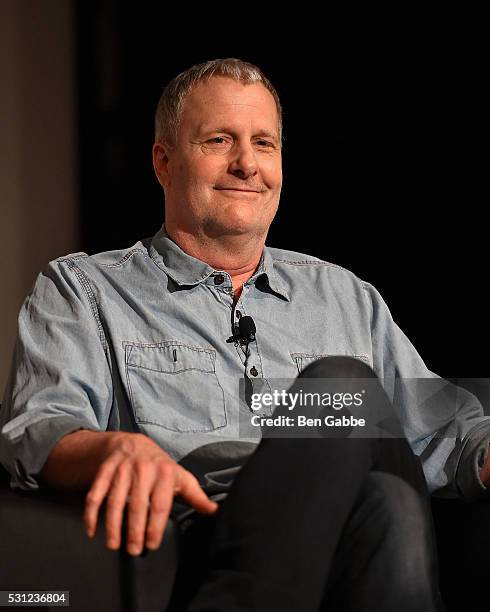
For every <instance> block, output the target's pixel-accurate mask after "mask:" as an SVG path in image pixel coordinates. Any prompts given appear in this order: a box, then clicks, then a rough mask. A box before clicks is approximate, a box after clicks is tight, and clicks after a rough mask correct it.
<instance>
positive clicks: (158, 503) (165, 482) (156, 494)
mask: <svg viewBox="0 0 490 612" xmlns="http://www.w3.org/2000/svg"><path fill="white" fill-rule="evenodd" d="M174 485H175V476H172V477H170V478H165V477H160V478H159V479H158V481H157V484H156V486H155V488H154V490H153V494H152V496H151V500H150V516H149V519H148V526H147V528H146V547H147V548H149V549H150V550H156V549H157V548H159V546H160V544H161V543H162V539H163V534H164V533H165V527H166V526H167V522H168V516H169V514H170V510H171V508H172V502H173V497H174Z"/></svg>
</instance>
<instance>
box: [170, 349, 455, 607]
mask: <svg viewBox="0 0 490 612" xmlns="http://www.w3.org/2000/svg"><path fill="white" fill-rule="evenodd" d="M306 377H308V378H319V379H327V378H340V379H351V380H352V381H355V380H356V379H359V378H364V379H366V378H371V379H376V376H375V374H374V372H373V371H372V370H371V368H370V367H369V366H367V365H366V364H364V363H362V362H361V361H359V360H357V359H354V358H349V357H329V358H324V359H321V360H319V361H316V362H315V363H313V364H311V365H310V366H308V368H306V369H305V370H304V371H303V373H302V375H300V377H298V379H297V381H296V383H295V385H296V386H297V385H299V384H300V383H301V380H300V378H306ZM374 384H375V385H378V387H379V389H378V391H379V392H378V393H377V394H375V399H372V400H371V401H375V402H376V403H377V406H376V408H379V403H380V402H381V403H383V402H384V403H385V405H384V406H383V413H384V414H385V415H386V413H387V412H386V411H387V410H388V411H390V419H391V421H392V423H393V422H395V423H396V422H397V419H396V416H395V415H394V412H393V409H392V407H391V405H390V404H389V400H388V398H387V396H386V394H385V393H384V391H383V389H382V387H381V385H380V384H379V382H377V380H376V381H375V382H374ZM295 385H293V389H294V386H295ZM276 413H277V411H276ZM276 413H275V414H276ZM398 425H399V424H398ZM400 431H401V428H400ZM183 540H184V541H183V549H182V562H181V564H180V571H179V578H178V583H177V590H176V592H177V593H178V595H177V597H176V599H175V601H174V604H173V607H172V610H187V611H188V612H211V611H213V612H235V611H236V612H238V611H246V610H247V611H264V612H274V611H276V610H277V611H278V612H279V611H280V612H288V611H291V612H309V611H312V612H313V611H318V610H335V611H344V610H345V611H349V612H350V611H352V612H353V611H354V610H355V611H356V612H359V611H362V610H366V611H369V610H376V611H379V612H383V611H385V610H386V611H390V612H392V611H393V610H397V611H400V612H403V611H406V612H416V611H417V612H432V611H433V610H441V609H443V608H442V605H441V603H440V601H439V597H438V584H437V579H438V578H437V559H436V552H435V551H436V547H435V538H434V532H433V525H432V517H431V512H430V504H429V498H428V493H427V487H426V482H425V478H424V475H423V471H422V468H421V465H420V462H419V460H418V458H417V457H415V455H414V454H413V452H412V450H411V448H410V446H409V444H408V442H407V440H406V439H405V438H403V437H402V436H399V437H369V438H355V437H328V438H325V437H317V438H308V437H306V438H305V437H297V438H294V437H293V438H284V437H270V438H264V439H262V441H261V442H260V444H259V445H258V447H257V450H256V451H255V452H254V453H253V455H252V456H251V457H250V458H249V459H248V461H247V463H246V464H245V465H244V467H243V468H242V469H241V471H240V472H239V474H238V475H237V477H236V479H235V481H234V483H233V486H232V487H231V490H230V493H229V495H228V497H227V498H226V499H225V500H224V502H223V503H222V505H221V507H220V509H219V510H218V512H217V513H216V515H214V516H213V517H202V516H200V517H196V520H195V522H194V524H193V525H192V527H191V528H189V529H188V530H187V532H186V534H185V536H184V538H183Z"/></svg>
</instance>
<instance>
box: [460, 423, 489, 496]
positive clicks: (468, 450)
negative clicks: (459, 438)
mask: <svg viewBox="0 0 490 612" xmlns="http://www.w3.org/2000/svg"><path fill="white" fill-rule="evenodd" d="M489 444H490V422H485V423H484V424H482V425H481V426H479V427H477V428H475V430H474V431H472V432H470V433H469V434H468V435H467V437H466V440H465V443H464V446H463V449H462V452H461V455H460V459H459V462H458V468H457V471H456V486H457V488H458V491H459V494H460V496H461V497H462V498H463V499H465V500H467V501H473V500H478V499H484V498H488V497H490V488H487V487H486V486H485V485H484V484H483V482H482V481H481V479H480V470H481V468H482V466H483V465H484V463H485V461H486V457H487V454H488V446H489Z"/></svg>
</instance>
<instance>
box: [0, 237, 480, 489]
mask: <svg viewBox="0 0 490 612" xmlns="http://www.w3.org/2000/svg"><path fill="white" fill-rule="evenodd" d="M244 315H250V316H252V317H253V319H254V321H255V324H256V327H257V338H256V341H255V342H253V343H251V344H250V345H249V350H250V352H249V354H248V357H247V358H246V356H245V353H244V351H243V348H242V347H240V346H239V345H238V344H237V343H234V342H227V340H228V339H229V338H230V336H231V333H232V325H234V324H237V323H238V318H239V317H240V316H244ZM328 355H349V356H354V357H357V358H359V359H362V360H363V361H365V362H366V363H369V364H370V365H371V366H372V368H373V369H374V371H375V372H376V374H377V375H378V377H379V378H380V380H381V381H382V383H383V384H384V386H385V390H386V391H387V393H388V396H389V397H390V399H391V400H393V399H394V397H393V396H394V393H395V390H394V385H393V381H394V380H395V379H396V378H407V379H413V378H437V377H436V375H435V374H433V373H432V372H430V371H429V370H428V369H427V368H426V366H425V365H424V362H423V361H422V359H421V358H420V356H419V355H418V353H417V351H416V350H415V348H414V347H413V346H412V344H411V343H410V341H409V340H408V339H407V337H406V336H405V335H404V333H403V332H402V331H401V330H400V328H399V327H398V326H397V325H396V323H395V322H394V321H393V318H392V316H391V314H390V312H389V310H388V308H387V306H386V304H385V302H384V301H383V299H382V298H381V296H380V294H379V293H378V291H377V290H376V289H375V288H374V287H373V286H372V285H370V284H369V283H367V282H364V281H362V280H360V279H359V278H358V277H357V276H356V275H355V274H353V273H352V272H349V271H348V270H346V269H344V268H341V267H339V266H337V265H334V264H331V263H328V262H325V261H321V260H320V259H317V258H315V257H311V256H308V255H303V254H301V253H295V252H292V251H286V250H281V249H276V248H269V247H266V248H265V249H264V252H263V256H262V259H261V261H260V264H259V267H258V268H257V270H256V272H255V273H254V275H253V276H252V277H251V278H250V279H249V280H248V281H247V282H246V283H245V285H244V287H243V291H242V293H241V295H240V298H239V300H238V302H237V303H236V304H234V302H233V288H232V282H231V278H230V276H229V275H228V274H227V273H226V272H224V271H222V270H214V269H213V268H211V267H210V266H209V265H208V264H206V263H204V262H202V261H200V260H198V259H195V258H193V257H191V256H189V255H187V254H186V253H185V252H184V251H182V250H181V249H180V247H179V246H177V245H176V244H175V243H174V242H173V241H172V240H171V239H170V238H169V237H168V235H167V234H166V232H165V229H164V228H162V229H161V230H160V232H159V233H157V235H156V236H155V237H154V238H153V239H148V240H143V241H140V242H138V243H136V244H135V245H134V246H133V247H131V248H129V249H127V250H124V251H111V252H106V253H100V254H97V255H93V256H88V255H86V254H85V253H77V254H73V255H68V256H66V257H62V258H60V259H57V260H55V261H53V262H51V263H50V264H49V265H48V266H47V269H46V270H45V271H44V272H43V273H42V274H40V275H39V276H38V278H37V280H36V283H35V285H34V287H33V289H32V292H31V293H30V294H29V296H28V297H27V299H26V301H25V303H24V305H23V307H22V309H21V312H20V315H19V327H18V340H17V344H16V348H15V353H14V358H13V365H12V372H11V376H10V379H9V383H8V385H7V388H6V392H5V397H4V400H3V405H2V408H1V411H0V432H1V435H0V461H1V463H2V464H3V465H4V466H5V467H6V468H7V469H8V470H9V472H10V473H11V476H12V480H11V486H13V487H20V488H23V489H36V488H38V487H39V486H40V483H39V481H38V478H37V476H38V474H39V472H40V470H41V469H42V467H43V465H44V463H45V461H46V459H47V457H48V455H49V453H50V451H51V449H52V448H53V446H54V445H55V444H56V442H57V441H58V440H59V439H60V438H61V437H62V436H64V435H66V434H67V433H70V432H72V431H75V430H77V429H80V428H85V429H91V430H117V429H119V428H123V429H129V430H131V429H133V430H139V431H142V432H143V433H145V434H147V435H148V436H150V437H151V438H152V439H153V440H155V442H157V443H158V444H159V445H160V446H161V447H162V448H163V449H165V450H166V451H167V452H168V453H169V454H170V455H171V456H172V457H174V458H175V459H176V460H181V459H182V458H183V457H184V456H186V455H188V453H190V452H191V451H194V450H195V449H197V448H200V447H203V446H204V445H210V446H209V448H213V449H215V448H217V446H216V445H215V444H213V443H216V442H218V443H225V444H224V445H221V446H222V448H225V449H226V448H229V449H233V445H229V446H227V444H226V443H233V442H236V441H237V440H239V439H240V440H243V432H240V433H242V437H241V438H240V435H239V431H238V422H237V411H238V408H237V405H238V381H239V379H240V378H243V377H244V375H247V376H248V377H249V378H250V380H252V382H253V385H254V388H255V389H259V388H263V385H264V384H265V385H267V381H268V380H272V379H291V380H292V379H294V378H295V377H296V376H297V375H298V373H299V372H300V371H301V370H302V369H303V368H304V367H305V366H306V365H307V364H308V363H310V362H311V361H313V360H315V359H317V358H319V357H322V356H328ZM390 381H391V382H390ZM457 396H458V405H457V407H456V410H455V409H454V406H453V405H448V406H447V409H445V408H444V407H443V410H442V413H441V410H440V409H439V410H438V411H437V413H432V412H431V411H430V410H429V409H428V408H427V404H425V405H424V404H422V405H420V404H418V403H417V402H413V401H412V400H411V396H410V394H407V395H406V396H403V393H402V394H401V398H400V397H399V398H398V403H399V405H400V407H399V410H400V417H401V420H402V424H403V427H404V431H405V434H406V436H407V438H408V440H409V442H410V444H411V446H412V448H413V450H414V452H415V453H416V454H418V455H419V456H420V457H421V460H422V465H423V468H424V472H425V475H426V478H427V481H428V484H429V489H430V491H431V492H433V491H436V490H438V491H440V492H441V494H444V495H448V496H462V497H465V498H468V499H473V498H477V497H479V496H483V495H486V493H487V489H486V488H485V487H484V485H483V484H482V483H481V481H480V479H479V475H478V471H479V465H481V463H482V460H483V458H484V457H485V456H486V452H487V448H488V441H489V439H490V418H488V417H485V416H483V411H482V407H481V405H480V404H479V402H478V400H477V399H476V398H475V397H474V396H473V395H471V394H470V393H469V392H467V391H465V390H463V389H459V388H458V394H457ZM400 402H401V403H400ZM449 404H451V402H449ZM424 406H425V408H424ZM120 414H121V415H122V416H121V418H122V419H123V422H120V417H119V415H120ZM125 415H127V416H125ZM124 419H126V422H125V421H124ZM436 432H439V436H440V437H435V433H436ZM256 443H257V441H255V442H254V443H250V441H249V442H246V441H245V446H243V447H242V451H239V452H238V454H240V452H242V453H243V452H244V451H243V448H245V453H247V452H248V453H249V452H252V450H253V448H255V444H256ZM218 446H219V445H218ZM230 452H236V451H230ZM228 465H229V461H228Z"/></svg>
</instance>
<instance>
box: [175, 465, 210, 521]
mask: <svg viewBox="0 0 490 612" xmlns="http://www.w3.org/2000/svg"><path fill="white" fill-rule="evenodd" d="M177 467H178V471H177V482H176V489H175V492H176V493H178V494H179V495H180V496H181V497H182V498H183V499H185V501H186V502H188V503H189V504H190V505H191V506H192V507H193V508H195V509H196V510H197V511H198V512H202V513H203V514H213V513H214V512H216V510H217V509H218V507H219V506H218V504H217V503H216V502H214V501H213V500H211V499H209V497H208V496H207V495H206V493H205V492H204V491H203V490H202V489H201V486H200V485H199V482H198V480H197V478H196V477H195V476H194V475H193V474H191V473H190V472H188V471H187V470H185V469H184V468H183V467H181V466H177Z"/></svg>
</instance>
